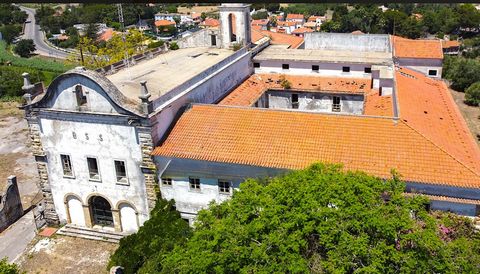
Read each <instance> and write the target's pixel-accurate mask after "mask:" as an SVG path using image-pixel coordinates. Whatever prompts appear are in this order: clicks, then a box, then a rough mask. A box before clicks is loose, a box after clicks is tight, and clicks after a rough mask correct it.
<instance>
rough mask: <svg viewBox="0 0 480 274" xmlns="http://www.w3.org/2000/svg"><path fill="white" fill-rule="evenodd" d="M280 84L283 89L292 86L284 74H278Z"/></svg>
mask: <svg viewBox="0 0 480 274" xmlns="http://www.w3.org/2000/svg"><path fill="white" fill-rule="evenodd" d="M280 85H281V86H282V87H283V88H284V89H290V88H291V87H292V83H290V81H288V80H287V79H286V78H285V75H282V76H280Z"/></svg>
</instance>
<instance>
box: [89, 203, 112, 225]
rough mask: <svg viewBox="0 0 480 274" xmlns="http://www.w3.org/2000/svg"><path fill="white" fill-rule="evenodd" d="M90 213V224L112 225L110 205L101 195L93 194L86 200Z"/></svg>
mask: <svg viewBox="0 0 480 274" xmlns="http://www.w3.org/2000/svg"><path fill="white" fill-rule="evenodd" d="M88 206H89V207H90V212H91V214H92V225H101V226H110V227H113V214H112V206H111V205H110V203H109V202H108V201H107V199H105V198H103V197H101V196H93V197H91V198H90V199H89V201H88Z"/></svg>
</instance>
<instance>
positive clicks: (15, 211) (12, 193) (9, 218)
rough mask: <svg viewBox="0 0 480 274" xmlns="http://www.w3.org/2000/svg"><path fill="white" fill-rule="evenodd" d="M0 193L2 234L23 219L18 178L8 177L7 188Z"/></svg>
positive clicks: (0, 226)
mask: <svg viewBox="0 0 480 274" xmlns="http://www.w3.org/2000/svg"><path fill="white" fill-rule="evenodd" d="M0 191H1V192H0V232H2V231H3V230H5V229H6V228H7V227H8V226H10V225H11V224H13V223H14V222H15V221H16V220H18V219H19V218H20V217H22V215H23V207H22V200H21V198H20V192H19V191H18V185H17V177H15V176H10V177H8V183H7V186H6V187H5V188H4V189H1V190H0Z"/></svg>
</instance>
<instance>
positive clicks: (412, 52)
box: [392, 35, 443, 59]
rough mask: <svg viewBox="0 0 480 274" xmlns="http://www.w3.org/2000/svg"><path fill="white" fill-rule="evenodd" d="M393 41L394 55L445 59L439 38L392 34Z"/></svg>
mask: <svg viewBox="0 0 480 274" xmlns="http://www.w3.org/2000/svg"><path fill="white" fill-rule="evenodd" d="M392 42H393V56H394V57H399V58H425V59H443V51H442V45H441V43H440V41H439V40H412V39H406V38H403V37H400V36H393V35H392Z"/></svg>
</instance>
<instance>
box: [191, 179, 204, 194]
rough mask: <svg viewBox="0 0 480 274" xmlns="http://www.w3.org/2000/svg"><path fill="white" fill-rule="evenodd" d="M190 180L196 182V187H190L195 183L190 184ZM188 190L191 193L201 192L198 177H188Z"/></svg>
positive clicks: (200, 183)
mask: <svg viewBox="0 0 480 274" xmlns="http://www.w3.org/2000/svg"><path fill="white" fill-rule="evenodd" d="M192 180H195V181H197V180H198V187H192V185H194V184H195V185H196V183H195V182H194V183H192ZM188 190H189V191H191V192H201V191H202V182H201V180H200V177H193V176H191V177H188Z"/></svg>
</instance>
